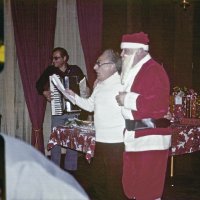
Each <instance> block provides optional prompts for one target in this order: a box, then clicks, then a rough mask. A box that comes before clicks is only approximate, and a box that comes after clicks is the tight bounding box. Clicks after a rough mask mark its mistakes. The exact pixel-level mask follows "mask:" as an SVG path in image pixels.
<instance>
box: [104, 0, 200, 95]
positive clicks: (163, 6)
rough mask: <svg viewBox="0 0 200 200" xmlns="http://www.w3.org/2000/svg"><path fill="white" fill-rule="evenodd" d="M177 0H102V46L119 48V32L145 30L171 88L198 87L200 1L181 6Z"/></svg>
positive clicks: (153, 55)
mask: <svg viewBox="0 0 200 200" xmlns="http://www.w3.org/2000/svg"><path fill="white" fill-rule="evenodd" d="M179 2H180V1H178V0H162V1H160V0H148V1H147V0H104V24H103V48H109V47H110V48H114V49H117V50H118V51H120V49H119V47H120V42H121V36H122V35H123V34H125V33H133V32H139V31H144V32H146V33H148V35H149V38H150V54H151V55H152V57H153V58H154V59H155V60H157V61H158V62H160V63H162V64H163V65H164V67H165V69H166V71H167V73H168V75H169V77H170V82H171V88H173V87H174V86H176V85H177V86H181V87H183V86H186V87H188V88H191V87H192V88H194V89H195V90H197V91H200V79H199V76H200V58H199V55H200V31H199V29H200V21H199V20H200V16H199V15H200V6H199V5H200V1H199V2H198V1H197V0H190V2H191V5H190V7H188V9H187V10H184V9H183V8H182V7H181V6H180V4H179Z"/></svg>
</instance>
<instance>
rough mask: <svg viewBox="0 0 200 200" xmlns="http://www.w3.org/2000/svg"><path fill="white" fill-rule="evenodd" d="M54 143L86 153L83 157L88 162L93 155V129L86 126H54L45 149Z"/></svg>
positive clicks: (50, 147) (49, 148) (51, 146)
mask: <svg viewBox="0 0 200 200" xmlns="http://www.w3.org/2000/svg"><path fill="white" fill-rule="evenodd" d="M55 145H60V146H62V147H66V148H70V149H74V150H77V151H80V152H83V153H85V154H86V156H85V158H86V160H88V162H90V160H91V158H92V157H94V149H95V131H94V130H92V129H88V128H85V129H84V128H79V127H74V128H69V127H64V126H60V127H54V128H53V132H52V133H51V135H50V139H49V142H48V144H47V150H48V151H49V150H51V149H52V148H53V147H54V146H55Z"/></svg>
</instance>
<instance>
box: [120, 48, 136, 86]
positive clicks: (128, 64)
mask: <svg viewBox="0 0 200 200" xmlns="http://www.w3.org/2000/svg"><path fill="white" fill-rule="evenodd" d="M135 54H136V52H134V53H133V55H130V56H126V57H125V58H124V60H123V61H122V72H121V83H122V85H124V84H125V82H126V79H127V77H128V75H129V71H130V69H131V68H132V67H134V66H133V61H134V58H135Z"/></svg>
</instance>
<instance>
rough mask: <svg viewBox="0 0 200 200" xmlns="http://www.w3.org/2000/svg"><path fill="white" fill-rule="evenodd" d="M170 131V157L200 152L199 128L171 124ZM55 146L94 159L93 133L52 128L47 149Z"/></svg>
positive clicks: (65, 128)
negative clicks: (69, 149)
mask: <svg viewBox="0 0 200 200" xmlns="http://www.w3.org/2000/svg"><path fill="white" fill-rule="evenodd" d="M172 130H173V133H172V145H171V155H172V156H173V155H180V154H185V153H192V152H195V151H199V150H200V126H187V125H180V124H173V125H172ZM55 145H61V146H62V147H67V148H71V149H75V150H77V151H81V152H84V153H85V154H86V159H87V160H88V162H90V159H91V158H92V157H94V150H95V131H94V130H91V129H83V128H78V127H76V128H68V127H54V128H53V132H52V133H51V135H50V140H49V142H48V144H47V149H48V150H50V149H51V148H53V146H55Z"/></svg>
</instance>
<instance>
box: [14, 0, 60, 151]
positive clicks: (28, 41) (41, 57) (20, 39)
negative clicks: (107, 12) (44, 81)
mask: <svg viewBox="0 0 200 200" xmlns="http://www.w3.org/2000/svg"><path fill="white" fill-rule="evenodd" d="M56 4H57V1H56V0H43V1H39V0H38V1H35V0H17V1H16V0H11V9H12V18H13V26H14V35H15V42H16V50H17V57H18V62H19V69H20V75H21V79H22V84H23V89H24V94H25V99H26V104H27V107H28V111H29V115H30V120H31V123H32V141H31V143H32V145H33V146H35V147H36V148H37V149H38V150H40V151H41V152H43V153H44V140H43V130H42V128H43V121H44V114H45V109H46V101H45V100H44V98H43V97H42V96H39V95H38V94H37V91H36V88H35V83H36V80H37V79H38V78H39V76H40V74H41V73H42V71H43V70H44V68H45V67H46V66H47V65H48V63H49V62H50V55H51V51H52V48H53V43H54V33H55V23H56Z"/></svg>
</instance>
